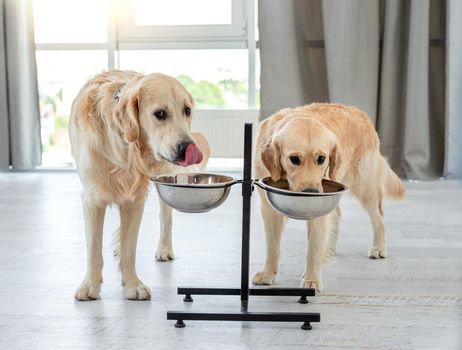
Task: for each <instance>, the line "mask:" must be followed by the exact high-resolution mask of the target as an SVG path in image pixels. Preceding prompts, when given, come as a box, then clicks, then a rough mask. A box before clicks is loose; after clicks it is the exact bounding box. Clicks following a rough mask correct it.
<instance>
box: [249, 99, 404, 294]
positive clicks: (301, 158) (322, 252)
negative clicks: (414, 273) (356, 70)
mask: <svg viewBox="0 0 462 350" xmlns="http://www.w3.org/2000/svg"><path fill="white" fill-rule="evenodd" d="M379 144H380V142H379V138H378V135H377V133H376V131H375V129H374V126H373V124H372V122H371V121H370V120H369V118H368V116H367V115H366V114H365V113H364V112H362V111H360V110H359V109H357V108H355V107H349V106H344V105H341V104H327V103H321V104H317V103H316V104H311V105H307V106H303V107H299V108H294V109H290V108H287V109H283V110H281V111H279V112H277V113H276V114H274V115H272V116H271V117H269V118H268V119H266V120H264V121H263V122H262V123H261V124H260V130H259V135H258V139H257V145H256V152H255V172H256V176H257V177H258V178H262V177H265V176H271V178H272V180H273V181H277V180H279V179H285V180H287V182H288V183H289V187H290V189H291V190H292V191H304V192H322V191H323V188H322V186H321V180H322V179H323V178H324V177H329V178H330V179H331V180H333V181H338V182H341V183H344V184H346V185H347V186H348V187H349V189H350V190H351V192H352V193H353V194H354V195H355V196H356V197H357V198H358V199H359V201H360V203H361V205H362V206H363V207H364V209H365V210H366V211H367V213H368V214H369V217H370V219H371V222H372V230H373V233H374V238H373V242H372V247H371V248H370V250H369V257H370V258H373V259H377V258H385V257H386V256H387V245H386V242H385V228H384V224H383V207H382V202H383V197H384V196H385V195H388V196H390V197H392V198H396V199H399V198H403V197H404V195H405V189H404V186H403V184H402V183H401V181H400V179H399V178H398V176H397V175H396V174H395V173H394V172H393V170H391V168H390V167H389V165H388V163H387V161H386V159H385V158H384V157H383V156H382V155H381V154H380V149H379ZM259 194H260V200H261V213H262V216H263V221H264V229H265V238H266V259H265V264H264V267H263V270H262V271H259V272H257V273H256V274H255V275H254V276H253V283H254V284H272V283H273V280H274V278H275V276H276V273H277V269H278V260H279V255H280V242H281V233H282V230H283V228H284V223H285V221H286V217H284V216H283V215H281V214H279V213H277V212H276V211H274V209H272V208H271V206H270V204H269V203H268V201H267V199H266V196H265V194H264V193H263V191H262V190H259ZM339 219H340V208H339V207H337V208H336V210H334V211H333V212H331V213H330V214H328V215H325V216H323V217H319V218H316V219H314V220H310V221H309V222H308V223H307V229H308V232H309V233H308V241H309V245H308V252H307V259H306V269H305V274H304V277H303V280H302V283H301V287H304V288H316V289H317V290H319V291H320V290H321V289H322V278H321V265H322V262H323V260H324V257H325V256H329V255H334V254H335V249H336V245H337V237H338V227H339Z"/></svg>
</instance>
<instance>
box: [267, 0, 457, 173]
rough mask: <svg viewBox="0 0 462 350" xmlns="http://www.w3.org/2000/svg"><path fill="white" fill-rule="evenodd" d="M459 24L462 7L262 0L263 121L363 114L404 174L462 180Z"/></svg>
mask: <svg viewBox="0 0 462 350" xmlns="http://www.w3.org/2000/svg"><path fill="white" fill-rule="evenodd" d="M460 18H462V6H461V2H460V1H458V0H447V1H444V0H441V1H440V0H382V1H380V0H342V1H338V0H260V1H259V21H258V22H259V31H260V58H261V119H264V118H266V117H268V116H269V115H271V114H272V113H274V112H275V111H277V110H279V109H281V108H284V107H288V106H298V105H303V104H306V103H311V102H340V103H345V104H349V105H356V106H357V107H359V108H361V109H363V110H364V111H365V112H367V113H368V115H369V116H370V118H371V119H372V121H373V122H374V123H375V125H376V128H377V131H378V133H379V136H380V139H381V142H382V152H383V153H384V154H385V155H386V156H387V157H388V159H389V161H390V163H391V165H392V167H393V168H394V169H395V170H396V171H397V172H398V174H400V175H401V176H403V177H407V178H410V179H434V178H438V177H441V176H446V177H461V176H462V164H461V162H462V152H461V148H462V142H461V138H462V129H461V112H462V85H461V84H462V21H460Z"/></svg>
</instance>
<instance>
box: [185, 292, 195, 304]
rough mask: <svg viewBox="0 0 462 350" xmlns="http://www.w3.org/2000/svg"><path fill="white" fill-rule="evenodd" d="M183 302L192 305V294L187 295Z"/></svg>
mask: <svg viewBox="0 0 462 350" xmlns="http://www.w3.org/2000/svg"><path fill="white" fill-rule="evenodd" d="M183 301H184V302H186V303H192V302H193V301H194V300H193V298H191V294H186V295H185V297H184V298H183Z"/></svg>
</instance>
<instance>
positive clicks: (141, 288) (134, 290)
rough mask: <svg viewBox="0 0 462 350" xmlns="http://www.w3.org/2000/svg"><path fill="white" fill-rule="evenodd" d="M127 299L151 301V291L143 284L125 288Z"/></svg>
mask: <svg viewBox="0 0 462 350" xmlns="http://www.w3.org/2000/svg"><path fill="white" fill-rule="evenodd" d="M124 293H125V298H127V299H130V300H151V290H150V289H149V287H148V286H146V285H144V283H143V282H141V281H139V282H138V284H135V285H132V286H127V285H125V287H124Z"/></svg>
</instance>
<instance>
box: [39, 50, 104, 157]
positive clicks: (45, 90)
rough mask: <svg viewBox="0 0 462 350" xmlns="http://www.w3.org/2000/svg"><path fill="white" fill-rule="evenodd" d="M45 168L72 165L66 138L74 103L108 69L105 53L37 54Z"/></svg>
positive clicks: (57, 52)
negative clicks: (94, 77)
mask: <svg viewBox="0 0 462 350" xmlns="http://www.w3.org/2000/svg"><path fill="white" fill-rule="evenodd" d="M36 56H37V70H38V84H39V93H40V115H41V127H42V146H43V165H44V166H59V165H64V164H67V165H69V164H71V163H72V158H71V154H70V145H69V138H68V135H67V131H68V122H69V114H70V111H71V105H72V101H73V100H74V98H75V96H76V95H77V93H78V92H79V90H80V88H81V87H82V86H83V84H84V83H85V82H86V81H87V80H88V79H89V78H91V77H92V76H94V75H95V74H97V73H99V72H101V71H102V70H105V69H106V67H107V53H106V51H37V52H36Z"/></svg>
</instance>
